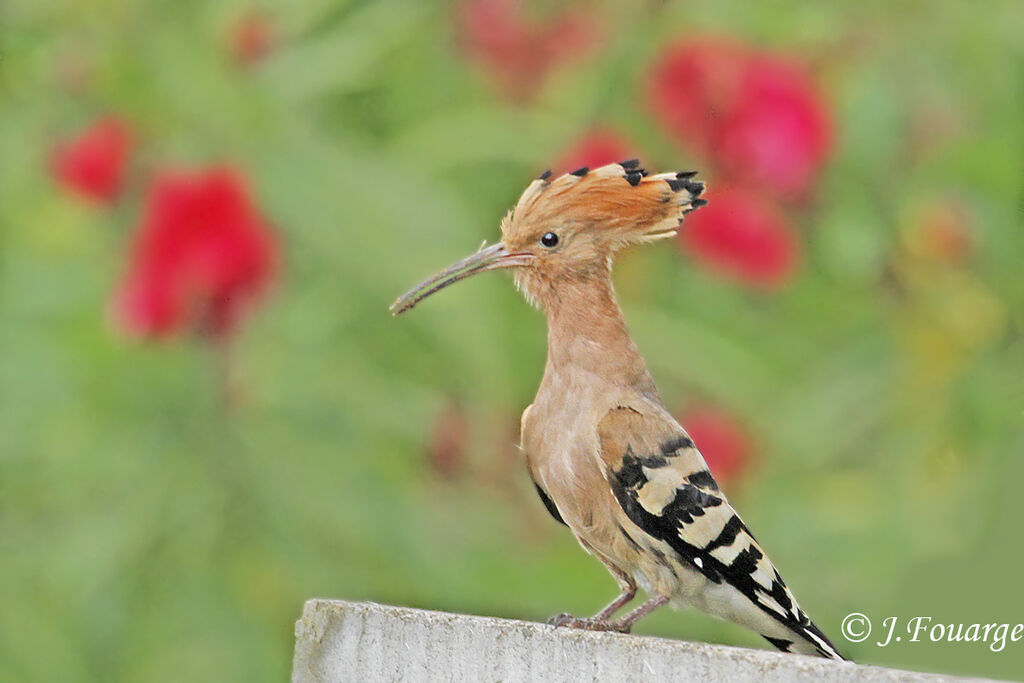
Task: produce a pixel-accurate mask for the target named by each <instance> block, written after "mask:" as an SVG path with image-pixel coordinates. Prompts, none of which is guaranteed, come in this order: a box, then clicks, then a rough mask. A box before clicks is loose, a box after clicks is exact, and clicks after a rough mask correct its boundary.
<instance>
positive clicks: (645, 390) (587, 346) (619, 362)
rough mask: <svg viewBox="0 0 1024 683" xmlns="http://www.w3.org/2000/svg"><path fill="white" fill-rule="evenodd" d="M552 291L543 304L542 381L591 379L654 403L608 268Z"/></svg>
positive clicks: (648, 378) (651, 384) (650, 382)
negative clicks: (544, 349) (628, 390)
mask: <svg viewBox="0 0 1024 683" xmlns="http://www.w3.org/2000/svg"><path fill="white" fill-rule="evenodd" d="M553 290H554V291H552V292H551V294H550V295H549V296H547V297H544V301H543V307H544V310H545V313H546V314H547V318H548V361H547V367H546V368H545V376H546V377H547V376H548V375H558V374H563V373H580V374H591V375H596V376H598V377H599V378H600V379H602V380H605V381H608V382H611V383H612V384H614V385H617V386H621V387H629V388H633V389H636V390H637V391H638V392H640V393H642V394H645V395H648V396H651V397H652V398H656V397H657V389H656V388H655V386H654V381H653V380H652V378H651V375H650V373H649V372H648V370H647V364H646V363H645V362H644V359H643V358H642V357H641V356H640V352H639V350H638V349H637V347H636V344H634V343H633V340H632V339H631V338H630V336H629V330H628V329H627V328H626V322H625V320H623V318H622V311H621V309H619V304H618V302H617V301H616V300H615V290H614V288H613V287H612V280H611V268H610V266H609V267H608V268H607V269H602V271H599V272H596V273H593V274H588V275H587V276H585V277H581V278H579V279H573V280H569V281H563V282H560V283H559V284H558V286H557V287H555V288H553Z"/></svg>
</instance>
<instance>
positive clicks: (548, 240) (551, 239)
mask: <svg viewBox="0 0 1024 683" xmlns="http://www.w3.org/2000/svg"><path fill="white" fill-rule="evenodd" d="M540 243H541V244H543V245H544V246H545V247H548V248H551V247H553V246H555V245H556V244H558V235H556V234H555V233H553V232H546V233H544V236H543V237H541V238H540Z"/></svg>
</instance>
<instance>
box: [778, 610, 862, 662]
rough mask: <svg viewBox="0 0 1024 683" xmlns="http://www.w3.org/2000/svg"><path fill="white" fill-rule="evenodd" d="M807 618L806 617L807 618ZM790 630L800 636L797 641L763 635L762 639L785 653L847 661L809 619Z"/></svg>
mask: <svg viewBox="0 0 1024 683" xmlns="http://www.w3.org/2000/svg"><path fill="white" fill-rule="evenodd" d="M805 618H806V617H805ZM789 628H790V630H791V631H792V632H793V633H794V635H796V636H798V637H797V638H796V639H795V640H787V639H785V638H778V637H775V636H767V635H764V634H763V633H762V634H761V637H762V638H764V639H765V640H767V641H768V642H769V643H771V644H772V645H774V646H775V647H777V648H778V649H780V650H782V651H783V652H795V653H796V654H801V655H818V656H820V657H825V658H827V659H835V660H838V661H841V662H842V661H847V660H846V657H843V656H842V655H841V654H839V651H838V650H837V649H836V648H835V646H834V645H833V644H832V642H831V641H830V640H829V639H828V637H827V636H826V635H825V634H824V633H823V632H822V630H821V629H820V628H818V627H817V626H815V625H814V622H812V621H810V620H809V619H808V620H807V621H806V623H802V624H796V625H791V626H790V627H789Z"/></svg>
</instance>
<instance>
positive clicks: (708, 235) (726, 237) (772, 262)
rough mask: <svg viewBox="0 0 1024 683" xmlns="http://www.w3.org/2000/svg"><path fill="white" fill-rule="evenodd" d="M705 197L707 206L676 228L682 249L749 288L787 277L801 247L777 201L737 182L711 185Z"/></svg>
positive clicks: (770, 285)
mask: <svg viewBox="0 0 1024 683" xmlns="http://www.w3.org/2000/svg"><path fill="white" fill-rule="evenodd" d="M707 196H708V205H707V206H705V207H703V208H701V209H700V210H698V211H695V212H694V213H693V214H691V215H690V216H688V217H687V218H686V220H685V221H684V222H683V228H682V230H680V231H679V240H680V243H681V245H682V246H683V247H684V248H685V250H686V251H688V252H689V253H690V254H692V255H693V257H694V258H695V259H696V260H697V261H699V262H701V263H703V264H705V265H707V266H708V267H710V268H711V269H712V270H715V271H717V272H719V273H722V274H724V275H726V276H728V277H731V278H733V279H735V280H738V281H740V282H743V283H745V284H747V285H750V286H753V287H757V288H772V287H777V286H779V285H781V284H783V283H784V282H786V281H787V280H788V279H789V278H790V277H791V276H792V274H793V272H794V270H795V268H796V265H797V261H798V258H799V254H800V250H799V244H798V242H797V241H796V239H795V237H794V235H793V232H792V230H791V229H790V227H789V224H788V222H787V220H786V218H785V216H784V215H783V214H782V213H781V212H780V211H779V210H778V209H777V208H776V207H775V205H774V204H772V203H769V202H767V201H765V200H764V199H762V198H761V196H760V195H757V194H755V193H753V192H750V191H747V190H744V189H741V188H738V187H721V186H715V185H714V184H712V185H711V186H710V189H709V192H708V195H707Z"/></svg>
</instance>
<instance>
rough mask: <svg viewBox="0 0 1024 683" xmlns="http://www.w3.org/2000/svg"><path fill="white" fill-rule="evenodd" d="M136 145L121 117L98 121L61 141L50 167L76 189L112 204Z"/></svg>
mask: <svg viewBox="0 0 1024 683" xmlns="http://www.w3.org/2000/svg"><path fill="white" fill-rule="evenodd" d="M131 149H132V136H131V132H130V130H129V128H128V126H127V124H125V123H124V122H123V121H122V120H121V119H118V118H116V117H113V116H107V117H104V118H101V119H98V120H97V121H95V122H94V123H93V124H92V125H90V126H89V127H88V128H86V129H85V130H84V131H82V132H81V133H80V134H79V135H78V137H76V138H74V139H72V140H68V141H66V142H63V143H60V144H58V145H57V147H56V148H55V149H54V151H53V155H52V157H51V159H50V168H51V172H52V173H53V177H54V179H55V180H56V181H57V182H58V183H59V184H60V185H62V186H63V187H64V188H66V189H67V190H69V191H71V192H72V193H74V194H76V195H78V196H80V197H84V198H85V199H87V200H89V201H92V202H96V203H99V204H110V203H112V202H113V201H114V199H115V198H116V197H117V194H118V192H120V190H121V183H122V180H123V178H124V169H125V165H126V162H127V160H128V156H129V154H130V153H131Z"/></svg>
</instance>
